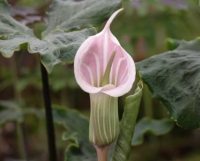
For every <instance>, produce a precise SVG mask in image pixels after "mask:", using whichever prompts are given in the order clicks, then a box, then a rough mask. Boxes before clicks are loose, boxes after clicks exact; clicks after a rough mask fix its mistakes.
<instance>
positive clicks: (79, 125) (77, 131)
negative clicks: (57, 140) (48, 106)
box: [54, 108, 96, 161]
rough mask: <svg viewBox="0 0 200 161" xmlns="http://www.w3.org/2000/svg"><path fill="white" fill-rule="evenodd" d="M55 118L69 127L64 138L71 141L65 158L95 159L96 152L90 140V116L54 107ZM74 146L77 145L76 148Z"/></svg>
mask: <svg viewBox="0 0 200 161" xmlns="http://www.w3.org/2000/svg"><path fill="white" fill-rule="evenodd" d="M54 120H55V122H56V123H59V124H61V125H63V126H64V127H65V128H66V129H67V135H66V133H65V134H64V138H65V139H66V140H67V141H71V143H69V146H67V150H66V156H65V160H67V161H77V160H81V161H94V160H95V158H96V152H95V149H94V148H93V146H92V144H91V143H90V142H89V137H88V136H89V120H88V118H86V117H85V116H83V115H82V114H80V113H79V112H78V111H75V110H71V109H64V108H54ZM72 147H76V150H74V149H73V148H72ZM77 147H78V148H77Z"/></svg>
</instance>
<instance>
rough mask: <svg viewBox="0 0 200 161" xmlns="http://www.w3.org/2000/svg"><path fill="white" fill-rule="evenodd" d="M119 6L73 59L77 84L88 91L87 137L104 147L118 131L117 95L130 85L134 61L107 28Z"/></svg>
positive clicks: (112, 140)
mask: <svg viewBox="0 0 200 161" xmlns="http://www.w3.org/2000/svg"><path fill="white" fill-rule="evenodd" d="M120 11H122V9H119V10H117V11H116V12H114V13H113V14H112V15H111V17H110V18H109V20H108V21H107V23H106V25H105V27H104V29H103V30H102V31H101V32H100V33H98V34H96V35H94V36H90V37H89V38H88V39H86V40H85V41H84V42H83V44H82V45H81V46H80V48H79V49H78V51H77V53H76V56H75V60H74V72H75V78H76V81H77V83H78V84H79V85H80V87H81V88H82V89H83V90H84V91H85V92H88V93H89V94H90V105H91V113H90V127H89V140H90V141H91V142H92V143H93V144H94V145H95V146H97V147H106V146H107V145H110V144H111V143H112V142H114V141H115V140H116V139H117V137H118V134H119V117H118V97H120V96H122V95H124V94H126V93H127V92H129V91H130V89H131V88H132V85H133V83H134V80H135V73H136V72H135V63H134V61H133V59H132V58H131V56H130V55H129V54H128V53H127V52H126V51H125V50H124V49H123V48H122V47H121V45H120V43H119V42H118V40H117V39H116V37H115V36H114V35H113V34H112V33H111V31H110V25H111V23H112V21H113V19H114V18H115V17H116V15H117V14H118V13H119V12H120Z"/></svg>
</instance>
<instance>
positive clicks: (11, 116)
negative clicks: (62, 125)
mask: <svg viewBox="0 0 200 161" xmlns="http://www.w3.org/2000/svg"><path fill="white" fill-rule="evenodd" d="M41 114H42V113H41V111H39V110H37V109H35V108H27V109H25V108H22V107H21V106H20V105H19V104H17V103H16V102H12V101H0V126H2V125H4V124H5V123H7V122H9V121H13V122H23V121H24V117H25V116H26V115H34V116H37V117H41Z"/></svg>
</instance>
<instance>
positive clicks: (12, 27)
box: [0, 13, 40, 57]
mask: <svg viewBox="0 0 200 161" xmlns="http://www.w3.org/2000/svg"><path fill="white" fill-rule="evenodd" d="M38 41H40V40H38V39H37V38H35V37H34V34H33V31H32V30H31V29H29V28H28V27H26V26H24V25H23V24H20V23H19V22H17V21H16V20H14V19H13V18H12V17H11V16H9V15H6V14H1V13H0V52H1V53H2V55H3V56H5V57H11V56H12V55H13V54H14V52H15V51H19V50H20V49H21V47H22V45H23V44H28V46H30V44H32V43H34V44H36V43H38Z"/></svg>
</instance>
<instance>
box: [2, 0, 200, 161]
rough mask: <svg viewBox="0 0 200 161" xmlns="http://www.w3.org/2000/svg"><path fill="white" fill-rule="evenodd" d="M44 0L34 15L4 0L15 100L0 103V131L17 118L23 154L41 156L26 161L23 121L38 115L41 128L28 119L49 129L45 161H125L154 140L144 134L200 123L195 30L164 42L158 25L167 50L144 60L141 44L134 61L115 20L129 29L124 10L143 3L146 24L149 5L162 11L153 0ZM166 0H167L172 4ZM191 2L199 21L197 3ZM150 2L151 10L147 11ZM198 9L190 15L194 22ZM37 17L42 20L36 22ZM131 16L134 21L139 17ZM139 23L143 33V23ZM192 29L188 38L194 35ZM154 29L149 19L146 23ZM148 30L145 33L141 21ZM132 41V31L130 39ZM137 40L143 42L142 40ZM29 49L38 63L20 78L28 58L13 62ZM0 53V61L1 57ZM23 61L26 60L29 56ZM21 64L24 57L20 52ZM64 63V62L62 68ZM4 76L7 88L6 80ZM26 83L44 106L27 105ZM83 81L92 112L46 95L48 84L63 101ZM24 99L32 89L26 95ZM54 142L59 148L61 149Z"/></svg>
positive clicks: (5, 51) (199, 44) (5, 48)
mask: <svg viewBox="0 0 200 161" xmlns="http://www.w3.org/2000/svg"><path fill="white" fill-rule="evenodd" d="M184 2H185V3H184ZM184 2H179V1H177V4H176V5H177V6H178V7H177V8H179V9H180V10H181V11H182V10H185V9H186V7H187V6H186V4H187V5H189V4H188V3H186V1H184ZM41 3H42V5H41V6H43V8H42V10H38V13H37V12H35V10H31V9H30V8H29V10H30V11H26V10H24V9H22V8H18V7H16V6H15V4H14V3H13V2H11V1H6V0H0V53H1V55H2V56H3V57H5V58H8V59H6V61H9V60H10V66H11V69H10V70H9V72H8V71H7V70H8V69H6V70H5V71H6V72H5V73H10V74H11V76H10V75H9V74H8V75H9V76H10V77H11V78H12V81H11V84H12V86H13V89H12V90H13V91H14V96H13V100H12V101H11V100H6V99H5V100H3V99H1V100H0V127H1V128H2V129H3V128H4V127H6V125H8V123H10V122H11V123H14V125H15V129H16V131H17V132H16V133H17V140H18V143H17V145H16V147H17V151H18V157H19V158H20V160H38V159H37V158H36V159H35V158H34V159H33V158H30V156H29V152H27V149H29V148H27V144H28V143H27V140H29V139H27V138H29V136H28V135H26V130H27V128H26V126H25V124H26V123H28V122H29V121H30V122H34V123H35V120H37V121H38V125H34V124H33V126H40V128H41V129H42V130H41V129H40V132H41V131H42V132H43V131H44V130H43V128H44V127H45V128H46V134H47V135H45V138H47V145H46V146H45V147H46V149H48V157H47V158H45V159H44V158H43V159H44V160H49V161H59V160H66V161H95V160H98V161H129V160H131V157H132V153H134V149H133V147H135V146H138V145H142V144H143V142H144V141H145V140H148V139H150V140H151V139H152V137H151V136H150V137H149V138H146V135H147V134H149V133H150V134H152V135H155V136H158V137H159V136H162V135H165V134H167V133H169V132H170V131H172V130H173V128H174V127H176V128H177V129H184V131H187V130H188V131H189V130H191V129H198V128H199V127H200V108H199V106H200V97H199V92H200V91H199V89H200V84H199V78H200V65H199V62H200V56H199V55H200V38H199V37H198V35H197V36H196V37H194V38H193V40H183V39H181V40H179V39H173V38H168V39H167V41H165V40H163V39H162V36H161V39H160V35H163V31H162V30H160V28H159V29H158V30H157V29H156V31H157V32H158V35H159V41H162V42H161V43H166V46H167V48H168V51H165V52H162V53H161V54H156V55H153V56H150V55H148V57H147V58H145V59H142V58H141V57H142V56H143V55H142V51H141V50H140V53H141V55H140V56H139V58H138V57H134V56H133V55H132V53H131V52H132V49H130V48H131V47H130V46H128V43H126V42H125V41H128V42H129V43H130V41H131V40H130V39H129V38H130V37H128V38H127V37H125V38H124V39H123V40H124V42H121V41H122V40H118V38H117V37H118V36H119V35H120V34H122V33H115V30H112V27H113V28H115V25H114V24H115V22H116V23H119V25H118V26H119V27H120V28H122V27H124V28H125V29H126V30H129V24H130V26H131V25H132V23H131V22H128V23H127V22H126V23H127V24H128V25H127V24H125V23H124V22H125V21H127V20H126V19H122V17H121V15H122V14H124V13H128V10H129V9H130V8H129V5H130V4H132V5H133V6H134V7H135V8H136V10H139V12H138V15H140V14H141V16H142V17H143V20H144V21H145V23H146V21H148V20H146V19H145V18H144V17H145V16H144V15H145V14H146V13H145V12H146V10H147V9H146V7H147V6H148V5H149V4H148V3H152V4H154V5H155V4H156V5H155V6H157V8H158V9H161V10H162V7H161V6H160V5H159V2H158V1H156V0H155V1H154V0H153V1H152V2H150V1H149V2H142V1H134V0H133V1H131V3H130V2H128V1H120V0H52V1H44V2H41ZM163 3H166V4H167V5H169V3H170V2H168V1H163ZM171 3H172V2H171ZM195 3H196V2H195ZM197 4H198V2H197ZM174 5H175V3H173V6H174ZM192 5H193V4H192ZM150 6H151V5H150ZM168 7H169V6H168ZM177 8H176V9H177ZM194 8H195V14H196V15H197V18H199V16H200V12H199V6H198V5H197V6H195V7H194ZM154 9H155V8H154ZM154 9H152V8H150V10H151V11H152V10H154ZM196 10H197V13H196ZM196 15H195V16H196ZM165 16H166V15H165ZM181 16H182V15H181ZM181 16H180V17H181ZM195 16H194V15H192V16H191V17H193V18H194V19H195ZM166 17H167V16H166ZM141 19H142V18H141ZM195 20H196V19H195ZM195 20H194V21H192V22H191V23H189V24H188V26H190V24H192V26H194V28H195V25H193V23H194V22H195ZM37 21H39V22H40V23H37V25H38V26H39V27H37V26H36V27H35V26H34V25H35V24H36V22H37ZM134 23H136V24H135V26H137V22H134ZM172 24H173V23H172ZM194 24H195V23H194ZM40 25H41V26H40ZM116 26H117V25H116ZM137 27H138V28H139V29H138V30H140V26H137ZM198 27H199V26H198V25H197V28H196V29H197V31H196V32H195V33H194V35H195V34H196V33H197V32H199V33H200V31H199V28H198ZM152 28H153V27H152ZM152 28H151V26H149V30H151V29H152ZM37 29H38V30H37ZM183 30H184V29H183ZM185 30H187V28H186V29H185ZM193 30H195V29H193ZM122 31H123V30H122ZM122 31H121V32H122ZM145 31H146V33H149V32H148V29H147V28H145ZM170 32H171V33H173V32H172V31H170ZM144 33H145V32H144ZM144 33H143V34H144ZM150 33H151V34H152V31H151V32H150ZM151 34H150V35H151ZM175 34H177V33H176V31H175ZM115 35H117V36H115ZM147 35H148V34H147ZM136 36H137V35H136ZM143 36H144V37H145V34H144V35H143ZM190 36H191V35H190ZM147 37H148V36H147ZM177 37H178V36H177ZM134 38H135V35H132V41H133V42H134ZM159 41H157V42H158V44H160V42H159ZM131 43H132V42H131ZM137 43H138V44H139V45H140V44H141V43H142V44H143V47H144V46H145V45H144V39H143V38H141V39H140V41H138V42H137ZM125 48H126V49H125ZM144 48H145V47H144ZM144 48H142V49H144ZM139 49H141V48H139ZM133 50H134V49H133ZM158 52H159V51H158ZM27 53H29V55H26V57H29V58H28V59H33V60H32V61H33V62H36V63H37V64H39V67H37V68H36V71H33V72H30V70H29V71H28V72H27V71H25V72H27V73H29V77H30V75H32V77H33V78H32V77H30V78H29V79H28V80H25V79H24V78H22V77H20V72H21V71H19V68H22V66H23V65H24V64H23V63H22V64H19V60H21V56H22V55H23V56H24V54H27ZM3 57H2V58H1V59H3V60H5V59H4V58H3ZM135 58H136V59H135ZM28 59H27V64H28V65H30V64H29V62H32V61H28ZM23 61H24V62H26V59H25V58H24V57H23ZM19 66H20V67H19ZM62 66H66V68H65V69H64V70H62V71H61V70H60V69H61V68H62ZM56 68H57V69H58V70H57V71H59V72H57V75H56V76H55V77H56V78H58V79H57V80H56V79H54V78H53V76H52V75H53V73H54V70H56ZM2 71H3V70H2ZM38 71H40V74H38V73H39V72H38ZM2 73H3V72H2ZM2 75H3V74H2ZM9 76H7V77H8V80H6V81H5V82H6V85H7V84H9V80H11V78H10V77H9ZM36 78H37V81H35V82H34V81H33V79H36ZM49 78H50V82H49ZM24 80H25V81H24ZM30 82H31V83H32V84H34V86H36V87H38V88H39V90H37V93H40V94H37V95H38V96H37V97H39V98H41V97H43V101H44V109H43V108H35V107H27V102H28V100H26V98H27V97H26V96H25V95H26V94H23V93H24V92H22V91H24V89H25V87H28V86H29V85H30ZM52 82H54V83H52ZM6 85H5V86H6ZM1 86H2V87H3V86H4V83H1ZM65 88H67V89H68V91H69V93H68V94H67V95H66V93H65V92H64V93H62V92H60V91H65V90H63V89H65ZM79 88H81V89H82V90H83V91H84V92H81V94H82V95H84V98H86V102H89V104H87V103H86V106H88V107H87V109H88V108H89V111H90V112H89V113H86V114H85V113H84V112H82V113H81V112H80V111H79V110H75V109H71V108H68V104H65V105H64V106H61V105H59V103H55V102H56V101H55V100H56V99H54V98H52V95H53V94H52V90H54V91H55V93H61V95H59V98H62V99H61V100H62V101H63V100H64V101H63V102H65V103H66V99H67V96H69V95H70V96H72V95H73V93H76V91H77V89H78V90H79ZM5 89H6V88H5ZM22 89H23V90H22ZM30 89H31V88H29V90H30ZM0 90H1V87H0ZM38 91H39V92H38ZM79 92H80V91H79ZM29 93H31V92H29ZM41 93H42V94H41ZM86 93H87V94H86ZM88 95H89V96H88ZM75 96H76V98H75V101H74V102H76V103H77V102H81V101H82V100H81V98H80V97H79V95H78V94H77V95H75ZM30 97H31V94H30V95H29V94H28V99H30V100H31V98H30ZM154 99H155V100H156V101H155V100H154ZM39 100H40V101H39V102H37V101H36V102H34V101H33V102H34V105H36V106H37V105H39V106H40V105H41V103H40V102H41V101H42V99H39ZM30 102H31V101H30ZM155 102H156V103H155ZM76 103H74V104H76ZM77 104H78V105H80V104H81V103H77ZM155 104H156V105H158V108H157V109H156V111H158V112H157V113H159V112H160V113H159V117H157V118H156V117H155V118H154V117H153V113H155V112H153V110H152V106H153V105H155ZM83 106H85V100H84V103H83ZM159 110H160V111H159ZM143 113H145V115H143ZM32 117H33V118H32ZM31 119H33V120H34V121H32V120H31ZM26 120H28V121H27V122H26ZM44 122H45V123H46V124H44ZM36 124H37V123H36ZM33 131H34V130H33ZM33 133H34V132H33ZM58 133H59V134H60V133H61V135H62V139H60V137H59V140H61V141H57V137H58V135H55V134H58ZM0 134H1V133H0ZM34 139H35V140H34V141H33V142H37V140H38V142H37V143H36V144H43V143H40V142H41V141H42V139H41V138H34ZM152 140H153V139H152ZM172 140H173V139H172ZM0 141H1V140H0ZM58 142H59V143H58ZM60 142H61V143H60ZM58 144H59V147H58ZM47 147H48V148H47ZM60 147H61V149H65V150H64V152H63V151H62V154H60V150H59V149H60ZM63 147H64V148H63ZM148 150H149V151H151V149H147V151H148ZM0 151H1V148H0ZM0 154H1V153H0ZM140 155H145V154H140ZM133 158H134V157H133ZM199 159H200V157H199ZM0 160H1V156H0ZM133 160H134V159H133ZM197 160H198V159H197ZM3 161H4V160H3ZM146 161H151V159H149V160H148V159H146ZM192 161H193V160H192Z"/></svg>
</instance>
